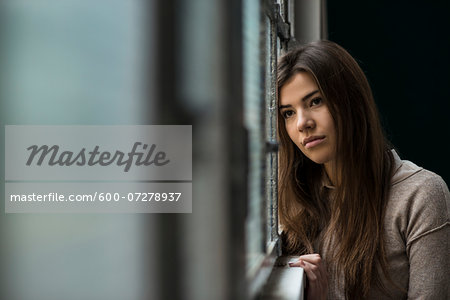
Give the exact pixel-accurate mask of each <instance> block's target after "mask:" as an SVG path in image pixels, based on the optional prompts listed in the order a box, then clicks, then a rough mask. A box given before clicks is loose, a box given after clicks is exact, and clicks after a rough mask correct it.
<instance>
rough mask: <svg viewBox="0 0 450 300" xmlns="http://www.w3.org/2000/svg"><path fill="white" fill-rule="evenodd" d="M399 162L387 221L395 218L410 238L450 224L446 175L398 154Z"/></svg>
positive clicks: (397, 161) (389, 202)
mask: <svg viewBox="0 0 450 300" xmlns="http://www.w3.org/2000/svg"><path fill="white" fill-rule="evenodd" d="M395 163H396V168H395V169H394V170H395V173H394V176H393V178H392V187H391V195H390V197H389V201H388V203H387V208H386V217H387V218H388V220H387V221H389V220H390V221H392V220H395V221H394V222H395V223H396V224H397V226H399V227H400V228H402V230H401V231H403V232H404V234H405V236H407V237H409V240H410V241H412V240H415V239H416V238H417V237H419V236H421V235H423V234H426V233H428V232H431V231H433V230H437V229H439V228H443V226H448V225H449V216H450V192H449V189H448V187H447V184H446V183H445V181H444V180H443V179H442V177H441V176H439V175H437V174H436V173H434V172H432V171H429V170H426V169H424V168H421V167H419V166H417V165H415V164H414V163H412V162H410V161H404V160H400V161H399V159H398V156H397V158H395ZM407 239H408V238H407Z"/></svg>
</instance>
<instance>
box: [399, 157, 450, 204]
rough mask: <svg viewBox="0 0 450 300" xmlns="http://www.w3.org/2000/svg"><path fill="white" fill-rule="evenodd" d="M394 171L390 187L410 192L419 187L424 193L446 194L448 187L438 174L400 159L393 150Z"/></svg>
mask: <svg viewBox="0 0 450 300" xmlns="http://www.w3.org/2000/svg"><path fill="white" fill-rule="evenodd" d="M393 155H394V172H393V175H392V179H391V185H392V188H393V189H395V188H400V189H406V190H409V191H410V192H413V191H414V192H417V191H416V190H417V189H420V190H421V191H422V192H425V193H434V192H438V193H441V194H442V196H446V195H447V196H448V187H447V184H446V183H445V181H444V180H443V179H442V177H441V176H439V175H438V174H436V173H434V172H432V171H429V170H427V169H424V168H422V167H419V166H417V165H416V164H415V163H413V162H411V161H408V160H402V159H400V157H399V156H398V154H397V153H396V152H395V151H393Z"/></svg>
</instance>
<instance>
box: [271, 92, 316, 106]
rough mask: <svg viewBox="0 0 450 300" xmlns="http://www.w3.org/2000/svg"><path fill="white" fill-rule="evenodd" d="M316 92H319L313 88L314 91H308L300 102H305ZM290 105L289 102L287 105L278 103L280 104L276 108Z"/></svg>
mask: <svg viewBox="0 0 450 300" xmlns="http://www.w3.org/2000/svg"><path fill="white" fill-rule="evenodd" d="M318 92H319V90H315V91H312V92H310V93H308V94H307V95H306V96H305V97H303V98H302V102H305V101H306V100H308V99H309V98H311V97H312V96H314V94H316V93H318ZM291 106H292V105H290V104H288V105H280V106H278V109H283V108H286V107H291Z"/></svg>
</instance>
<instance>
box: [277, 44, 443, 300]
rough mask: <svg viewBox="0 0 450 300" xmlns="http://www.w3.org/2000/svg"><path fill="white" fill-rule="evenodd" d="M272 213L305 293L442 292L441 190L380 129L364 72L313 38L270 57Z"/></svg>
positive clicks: (432, 295) (397, 295)
mask: <svg viewBox="0 0 450 300" xmlns="http://www.w3.org/2000/svg"><path fill="white" fill-rule="evenodd" d="M277 80H278V89H279V90H278V94H279V124H278V125H279V138H280V174H279V175H280V176H279V215H280V223H281V226H282V229H283V236H284V238H285V239H284V244H285V248H286V249H287V251H289V252H290V253H291V254H298V255H301V256H300V258H299V260H298V261H296V262H294V263H291V264H290V265H291V266H293V267H296V266H299V267H303V268H304V269H305V272H306V275H307V278H308V285H307V298H308V299H327V298H328V299H344V298H347V299H390V298H392V299H403V298H412V299H418V298H420V299H449V286H450V273H449V270H450V265H449V260H450V257H449V256H450V255H449V253H450V252H449V244H450V241H449V233H450V226H449V209H450V193H449V190H448V187H447V186H446V184H445V182H444V181H443V180H442V179H441V177H439V176H438V175H436V174H434V173H432V172H430V171H427V170H425V169H423V168H420V167H418V166H416V165H415V164H413V163H411V162H409V161H402V160H401V159H400V158H399V156H398V155H397V153H396V152H395V151H393V150H392V149H391V147H390V145H389V143H388V142H387V141H386V139H385V138H384V134H383V130H382V127H381V125H380V121H379V117H378V113H377V109H376V106H375V103H374V100H373V96H372V92H371V89H370V87H369V84H368V81H367V79H366V77H365V75H364V73H363V71H362V70H361V68H360V67H359V66H358V64H357V63H356V61H355V60H354V59H353V58H352V57H351V56H350V55H349V54H348V53H347V52H346V51H345V50H344V49H343V48H341V47H340V46H338V45H337V44H335V43H333V42H329V41H320V42H315V43H311V44H308V45H306V46H303V47H301V48H297V49H294V50H292V51H290V52H288V53H287V54H286V55H284V56H283V57H282V58H281V59H280V61H279V65H278V79H277Z"/></svg>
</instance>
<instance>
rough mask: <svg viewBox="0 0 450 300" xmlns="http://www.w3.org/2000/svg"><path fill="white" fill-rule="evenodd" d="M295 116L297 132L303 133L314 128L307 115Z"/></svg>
mask: <svg viewBox="0 0 450 300" xmlns="http://www.w3.org/2000/svg"><path fill="white" fill-rule="evenodd" d="M297 116H298V119H297V130H298V131H302V132H303V131H305V130H308V129H312V128H314V126H315V122H314V120H313V119H312V118H311V116H310V115H309V114H307V113H302V112H299V113H298V115H297Z"/></svg>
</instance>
